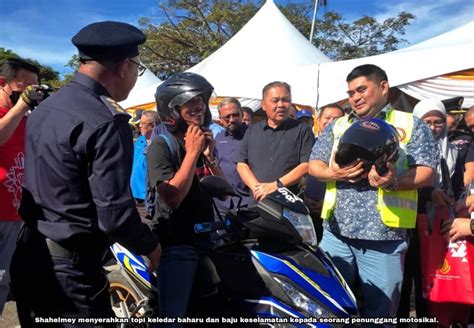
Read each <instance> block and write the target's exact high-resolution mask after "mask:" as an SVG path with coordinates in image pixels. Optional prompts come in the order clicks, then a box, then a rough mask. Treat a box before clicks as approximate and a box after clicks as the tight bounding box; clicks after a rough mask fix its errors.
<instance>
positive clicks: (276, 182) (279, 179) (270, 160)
mask: <svg viewBox="0 0 474 328" xmlns="http://www.w3.org/2000/svg"><path fill="white" fill-rule="evenodd" d="M290 106H291V89H290V86H289V85H288V84H287V83H285V82H272V83H269V84H267V85H266V86H265V87H264V88H263V92H262V108H263V111H265V113H266V115H267V119H266V120H263V121H260V122H258V123H255V124H253V125H252V126H250V127H249V128H248V130H247V132H246V133H245V136H244V139H243V141H242V144H241V145H240V149H239V152H238V154H237V158H236V160H237V171H238V172H239V175H240V177H241V178H242V181H244V183H245V184H246V185H247V186H248V187H249V188H250V190H251V191H252V193H253V197H254V198H255V200H257V201H260V200H262V199H263V198H265V197H266V196H267V195H268V194H271V193H272V192H275V191H276V190H277V188H280V187H288V188H289V189H290V190H291V191H292V192H294V193H297V191H298V190H297V189H298V183H299V181H300V179H301V177H302V176H303V175H305V174H306V173H307V172H308V160H309V155H310V153H311V147H312V146H313V142H314V137H313V133H312V132H311V129H310V128H309V127H308V126H307V125H305V124H299V122H297V121H295V120H293V119H289V111H290Z"/></svg>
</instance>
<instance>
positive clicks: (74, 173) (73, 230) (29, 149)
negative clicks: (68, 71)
mask: <svg viewBox="0 0 474 328" xmlns="http://www.w3.org/2000/svg"><path fill="white" fill-rule="evenodd" d="M106 23H107V24H101V23H98V24H95V25H94V24H93V27H92V32H97V31H99V30H101V31H102V32H106V31H108V30H111V34H110V33H109V34H107V33H106V35H107V37H110V38H112V39H114V40H115V41H114V42H115V43H116V45H115V46H114V47H115V48H116V49H118V50H117V51H119V50H120V49H121V48H120V46H119V44H120V42H122V41H123V40H121V36H120V35H116V34H115V33H116V32H117V31H121V32H122V33H124V34H127V33H128V32H129V31H133V32H136V31H138V32H140V31H139V30H138V29H136V28H134V27H133V26H130V25H128V24H123V23H114V22H106ZM131 28H132V29H131ZM83 30H85V32H84V33H85V35H86V36H87V37H90V32H91V28H90V26H89V27H86V28H84V29H83ZM135 30H136V31H135ZM81 32H82V31H81ZM81 32H79V33H78V35H76V37H77V38H76V37H75V38H76V41H77V42H78V44H79V45H80V44H82V43H81V38H82V37H84V36H83V35H82V36H81ZM140 33H141V32H140ZM137 35H139V34H137ZM97 38H99V39H95V42H99V41H100V35H99V36H98V37H97ZM78 40H79V41H78ZM140 40H143V38H141V37H140V38H139V39H138V38H135V46H134V47H135V51H133V49H130V47H132V48H133V46H131V45H127V46H125V48H124V49H123V51H122V53H121V54H119V56H124V55H126V56H129V55H131V56H133V55H134V54H135V56H136V55H138V48H137V44H139V42H140ZM129 41H130V40H128V41H127V42H129ZM88 42H90V40H88ZM130 42H131V41H130ZM79 45H78V48H79ZM79 49H81V48H79ZM85 51H87V52H88V53H89V54H91V55H92V56H94V52H95V51H96V50H95V49H94V50H92V51H90V52H89V50H88V49H85ZM114 56H115V55H114ZM129 118H130V117H129V115H128V114H126V113H125V112H124V111H123V109H121V108H120V106H119V105H118V104H117V103H116V102H115V101H114V100H113V99H112V98H111V97H110V94H109V93H108V91H107V90H106V88H105V87H104V86H103V85H102V84H101V83H99V82H98V81H96V80H94V79H93V78H91V77H89V76H87V75H85V74H81V73H76V75H75V76H74V78H73V79H72V81H71V82H70V83H68V84H67V85H66V86H64V87H63V88H61V89H60V90H59V91H58V92H56V93H55V94H53V95H52V96H50V97H49V98H48V99H46V100H45V101H43V102H42V103H41V104H40V105H39V106H38V108H37V109H36V110H35V111H34V112H33V113H32V114H31V116H30V117H29V120H28V124H27V136H26V151H25V176H24V184H23V187H24V188H23V199H22V203H21V206H20V215H21V216H22V218H23V220H24V221H25V229H24V230H23V232H22V233H21V234H20V237H19V240H18V244H17V249H16V251H15V254H14V256H13V260H12V269H11V274H12V278H13V279H12V284H13V289H14V292H15V296H16V300H17V307H18V314H19V317H20V323H21V324H22V326H23V327H29V326H32V325H34V321H33V320H34V317H37V316H41V317H71V318H77V317H111V316H114V313H113V312H112V309H111V306H110V299H109V295H108V289H109V284H108V281H107V278H106V276H105V273H104V271H103V269H102V265H103V263H102V260H103V256H104V254H105V253H106V251H107V249H108V246H109V245H110V244H111V243H112V242H119V243H121V244H122V245H124V246H125V247H127V248H128V249H130V250H132V251H134V252H136V253H139V254H148V253H151V252H152V251H153V250H154V249H155V248H156V246H157V243H158V241H157V237H156V235H155V234H153V233H152V232H151V231H150V229H149V228H148V227H147V226H146V225H145V224H143V223H142V222H141V221H140V217H139V215H138V212H137V210H136V208H135V205H134V200H133V198H132V195H131V191H130V185H129V182H130V173H131V168H132V158H133V141H132V131H131V129H130V127H129V125H128V120H129ZM76 323H77V322H76ZM56 326H59V327H62V326H65V327H69V326H71V327H72V326H74V323H73V322H72V321H71V322H69V323H55V327H56ZM99 326H100V325H99ZM85 327H87V325H85ZM94 327H96V325H95V326H94Z"/></svg>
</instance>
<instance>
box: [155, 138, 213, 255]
mask: <svg viewBox="0 0 474 328" xmlns="http://www.w3.org/2000/svg"><path fill="white" fill-rule="evenodd" d="M178 142H179V152H180V154H179V158H181V159H182V158H184V156H185V155H186V153H185V150H184V146H183V145H182V143H181V142H180V141H178ZM171 151H175V150H170V149H169V148H168V145H167V144H166V142H165V140H164V139H163V138H160V137H156V138H154V139H153V141H152V142H151V144H150V146H149V147H148V150H147V166H148V178H149V183H150V186H157V185H159V184H160V183H163V182H165V181H168V180H170V179H172V178H173V176H174V175H175V174H176V172H177V171H178V168H177V167H176V166H175V164H174V163H176V161H175V160H173V158H171V157H170V156H173V155H171ZM205 171H206V168H205V165H204V160H203V158H202V157H200V158H199V160H198V163H197V165H196V171H195V174H194V176H193V181H192V184H191V188H190V190H189V192H188V194H187V195H186V197H185V198H184V199H183V201H182V202H181V204H180V205H179V206H178V208H176V209H174V210H171V209H170V208H169V207H168V206H167V205H166V203H165V202H164V201H163V200H162V199H161V197H160V195H159V194H158V193H156V197H157V200H156V202H155V217H154V219H153V220H154V222H155V224H157V231H158V236H159V239H160V242H161V243H162V245H163V246H164V247H167V246H171V245H187V244H193V243H196V242H201V241H203V242H206V241H207V240H208V237H209V236H207V235H206V234H201V235H197V234H196V233H195V232H194V225H195V224H196V223H202V222H210V221H213V219H214V212H213V209H212V202H211V199H210V198H209V197H207V196H206V195H205V194H204V192H203V190H202V189H201V186H200V183H199V177H200V176H202V175H205V173H203V172H205Z"/></svg>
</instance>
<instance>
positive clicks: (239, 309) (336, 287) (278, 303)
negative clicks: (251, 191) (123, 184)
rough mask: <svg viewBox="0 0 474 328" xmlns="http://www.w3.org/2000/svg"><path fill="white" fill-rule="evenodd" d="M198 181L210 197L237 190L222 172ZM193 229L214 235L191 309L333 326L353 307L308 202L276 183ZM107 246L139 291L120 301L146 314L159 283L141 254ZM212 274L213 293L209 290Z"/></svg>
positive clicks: (275, 322)
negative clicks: (320, 242)
mask: <svg viewBox="0 0 474 328" xmlns="http://www.w3.org/2000/svg"><path fill="white" fill-rule="evenodd" d="M201 184H202V187H203V188H204V190H206V191H207V192H208V193H209V195H210V196H212V197H219V196H222V195H234V196H236V195H235V193H234V191H233V189H232V187H231V186H230V185H229V184H228V183H227V182H226V181H225V180H223V179H221V178H218V177H213V176H211V177H205V178H203V180H202V181H201ZM195 231H196V233H209V232H212V231H219V235H218V237H217V238H216V242H215V246H214V248H213V251H212V253H211V254H210V256H209V259H210V260H209V259H207V260H206V261H202V262H203V265H202V266H201V265H200V268H201V267H203V268H204V269H203V272H204V273H205V275H211V276H212V277H210V278H208V279H206V281H207V282H206V284H207V286H206V288H205V290H206V292H205V293H202V292H199V291H197V292H196V293H193V295H195V296H194V299H191V302H190V303H191V304H190V308H191V313H190V316H195V315H199V316H202V317H214V318H221V317H235V318H239V320H242V319H241V318H260V319H261V320H257V321H255V320H254V321H249V322H253V323H255V322H258V323H260V324H261V325H262V326H281V322H284V326H285V327H288V326H294V327H334V326H343V324H340V323H344V320H341V319H344V318H345V319H346V323H348V322H349V319H350V317H352V316H356V315H357V305H356V300H355V297H354V295H353V293H352V292H351V290H350V288H349V286H348V285H347V284H346V282H345V281H344V279H343V277H342V276H341V274H340V273H339V272H338V270H337V269H336V267H335V266H334V264H333V263H332V261H331V260H330V259H329V257H328V256H327V255H326V254H325V253H324V252H322V251H321V250H320V249H319V248H318V246H317V240H316V233H315V231H314V227H313V224H312V221H311V217H310V216H309V213H308V209H307V208H306V206H305V205H304V203H303V201H302V200H301V199H300V198H298V197H297V196H295V195H294V194H293V193H291V191H289V190H288V189H286V188H279V189H278V190H277V191H276V192H274V193H273V194H270V195H268V196H267V197H266V198H265V199H264V200H262V201H260V202H259V203H258V204H257V205H256V206H255V207H252V208H243V207H242V208H239V207H237V208H236V209H233V210H230V211H229V212H228V213H227V215H226V217H225V218H224V219H223V220H222V221H221V222H208V223H202V224H198V225H196V226H195ZM112 250H113V252H114V255H115V257H116V258H117V261H118V263H119V264H120V266H121V272H122V274H123V275H125V278H126V281H128V282H129V283H130V284H134V285H133V286H132V287H131V289H132V290H135V291H136V295H137V296H138V300H137V301H136V302H134V303H133V304H123V305H122V307H125V308H127V309H128V310H127V311H126V312H125V313H128V315H130V316H141V315H145V316H146V315H148V314H149V313H146V312H147V311H146V309H147V307H146V306H150V300H149V297H152V298H155V299H153V301H152V302H151V303H153V304H156V295H157V293H158V290H157V289H156V288H155V287H154V286H152V284H150V276H149V275H148V273H147V272H146V264H145V262H144V261H143V259H142V258H140V257H138V256H135V255H133V254H131V253H130V252H129V251H127V250H126V249H124V248H123V247H120V246H118V245H114V247H113V248H112ZM199 276H203V275H202V274H201V275H200V274H199V273H198V277H199ZM197 279H199V278H197ZM152 280H153V279H152ZM210 281H211V282H212V284H213V285H214V286H213V287H214V290H215V292H213V293H209V292H208V291H209V290H210V289H209V286H208V285H209V282H210ZM206 284H205V285H206ZM137 285H138V286H137ZM196 285H203V284H200V283H199V281H198V283H197V284H196ZM147 288H148V289H147ZM147 293H148V294H147ZM147 302H148V304H147ZM153 304H152V305H153ZM145 305H146V306H145ZM141 309H142V310H141ZM155 309H156V307H155ZM272 318H274V319H275V320H265V319H272ZM278 319H282V320H278ZM279 322H280V324H278V323H279ZM234 323H235V324H234V326H237V325H239V322H234ZM334 323H337V324H334ZM240 324H241V325H242V326H248V324H247V323H246V322H240Z"/></svg>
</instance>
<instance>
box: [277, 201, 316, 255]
mask: <svg viewBox="0 0 474 328" xmlns="http://www.w3.org/2000/svg"><path fill="white" fill-rule="evenodd" d="M283 217H285V218H286V219H287V220H288V221H290V222H291V224H293V226H294V227H295V229H296V230H297V231H298V233H299V234H300V236H301V238H303V241H304V242H305V243H307V244H310V245H311V246H316V245H317V244H318V240H317V238H316V231H314V226H313V221H311V217H310V216H309V215H307V214H302V213H297V212H293V211H291V210H289V209H288V208H284V209H283Z"/></svg>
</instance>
